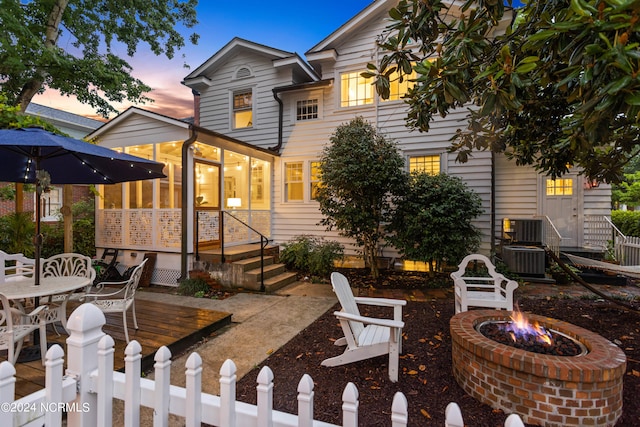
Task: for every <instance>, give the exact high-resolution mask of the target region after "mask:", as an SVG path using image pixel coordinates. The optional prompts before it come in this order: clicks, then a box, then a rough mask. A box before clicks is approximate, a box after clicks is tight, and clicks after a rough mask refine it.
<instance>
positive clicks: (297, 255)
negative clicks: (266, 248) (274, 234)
mask: <svg viewBox="0 0 640 427" xmlns="http://www.w3.org/2000/svg"><path fill="white" fill-rule="evenodd" d="M282 246H283V249H282V250H281V251H280V261H281V262H283V263H285V264H286V265H287V268H289V269H293V270H297V271H299V272H300V273H305V274H309V275H311V276H321V277H325V276H328V275H329V273H330V272H331V270H332V269H333V265H334V262H335V261H337V260H339V259H341V258H342V257H343V254H344V248H343V246H342V245H341V244H340V243H338V242H335V241H326V240H324V239H322V238H320V237H314V236H307V235H302V236H296V237H294V239H293V240H292V241H291V242H289V243H284V244H283V245H282Z"/></svg>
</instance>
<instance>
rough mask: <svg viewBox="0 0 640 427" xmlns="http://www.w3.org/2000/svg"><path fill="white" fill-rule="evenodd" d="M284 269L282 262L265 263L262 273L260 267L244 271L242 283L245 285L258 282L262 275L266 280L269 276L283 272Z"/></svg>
mask: <svg viewBox="0 0 640 427" xmlns="http://www.w3.org/2000/svg"><path fill="white" fill-rule="evenodd" d="M285 271H286V269H285V265H284V264H271V265H265V266H264V273H263V272H262V271H261V269H260V267H258V268H255V269H253V270H249V271H245V272H244V281H243V284H244V285H245V286H247V285H252V284H255V283H260V281H261V279H262V278H263V277H264V280H267V279H269V278H271V277H274V276H277V275H279V274H281V273H284V272H285ZM263 274H264V275H263Z"/></svg>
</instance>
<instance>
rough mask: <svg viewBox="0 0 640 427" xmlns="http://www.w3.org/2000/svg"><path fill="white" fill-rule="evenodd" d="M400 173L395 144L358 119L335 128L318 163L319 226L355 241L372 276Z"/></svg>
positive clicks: (401, 181) (401, 180)
mask: <svg viewBox="0 0 640 427" xmlns="http://www.w3.org/2000/svg"><path fill="white" fill-rule="evenodd" d="M403 168H404V160H403V158H402V156H401V155H400V152H399V151H398V148H397V147H396V144H395V143H394V142H393V141H391V140H389V139H387V138H386V137H384V136H383V135H380V134H379V133H378V131H377V130H376V128H375V127H373V126H372V125H371V124H370V123H368V122H367V121H365V120H364V119H363V118H362V117H357V118H355V119H353V120H352V121H351V122H349V123H347V124H343V125H341V126H338V127H337V128H336V131H335V132H334V133H333V135H332V136H331V138H330V144H329V145H327V146H326V147H325V149H324V151H323V153H322V157H321V159H320V179H321V182H322V185H321V186H320V187H319V189H318V193H317V197H316V200H317V201H318V202H319V204H320V211H321V212H322V214H323V215H324V218H323V219H322V221H321V222H320V223H321V224H322V225H325V226H327V229H328V230H331V229H333V228H335V229H337V230H339V232H340V234H341V235H342V236H346V237H350V238H353V239H354V240H355V241H356V243H357V244H358V245H359V246H360V247H361V248H362V253H363V256H364V261H365V265H366V266H367V267H368V268H369V269H370V271H371V275H372V276H373V277H378V264H377V260H376V257H377V255H378V250H379V247H380V242H381V241H382V239H383V237H384V232H383V229H382V224H383V223H385V222H388V221H389V220H390V219H391V213H392V205H391V195H392V194H398V193H400V192H401V191H402V189H403V188H404V185H405V181H406V174H405V173H404V172H403Z"/></svg>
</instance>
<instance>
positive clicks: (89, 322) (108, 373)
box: [0, 304, 524, 427]
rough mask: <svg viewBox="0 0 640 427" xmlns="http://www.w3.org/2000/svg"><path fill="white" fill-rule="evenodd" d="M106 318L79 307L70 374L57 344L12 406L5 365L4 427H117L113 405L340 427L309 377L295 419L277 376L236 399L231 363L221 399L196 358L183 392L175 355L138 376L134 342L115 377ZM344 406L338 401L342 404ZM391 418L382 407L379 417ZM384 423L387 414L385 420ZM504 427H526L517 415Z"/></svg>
mask: <svg viewBox="0 0 640 427" xmlns="http://www.w3.org/2000/svg"><path fill="white" fill-rule="evenodd" d="M104 324H105V317H104V314H102V312H101V311H100V310H99V309H98V308H97V307H95V306H93V305H91V304H83V305H81V306H80V307H78V308H77V309H76V310H75V311H74V312H73V314H72V315H71V317H70V318H69V322H68V324H67V326H68V329H69V331H70V334H69V338H68V339H67V352H68V357H67V370H66V375H63V365H64V359H63V358H64V352H63V350H62V348H61V347H60V346H59V345H54V346H53V347H52V348H51V349H49V351H48V352H47V360H46V374H45V375H46V376H45V388H44V389H41V390H38V391H36V392H34V393H32V394H29V395H27V396H24V397H23V398H21V399H18V400H14V392H15V372H16V371H15V368H14V367H13V365H11V364H10V363H9V362H7V361H4V362H2V363H1V364H0V405H1V406H2V408H3V410H2V411H0V425H3V426H26V425H36V423H37V425H42V424H44V425H46V426H48V427H58V426H62V425H63V423H62V421H63V420H62V418H63V413H66V414H67V415H66V416H67V419H66V425H67V426H69V427H85V426H86V427H89V426H90V427H94V426H98V427H103V426H109V427H111V426H112V425H113V399H118V400H121V401H124V425H126V426H130V427H135V426H139V425H140V411H141V407H148V408H152V409H153V417H154V421H153V425H154V426H167V425H169V415H170V414H171V415H174V416H178V417H182V418H183V419H184V425H185V426H189V427H191V426H194V427H195V426H198V427H199V426H200V425H201V423H206V424H211V425H216V426H221V427H236V426H246V425H255V426H260V427H294V426H308V427H311V426H315V427H338V426H336V425H334V424H329V423H325V422H321V421H317V420H315V418H314V413H313V395H314V391H313V389H314V384H313V380H312V378H311V377H310V376H309V375H307V374H305V375H303V376H302V378H301V380H300V382H299V385H298V395H297V401H298V415H294V414H289V413H286V412H280V411H276V410H274V409H273V401H274V397H273V373H272V371H271V370H270V369H269V368H268V367H264V368H262V370H261V371H260V373H259V375H258V385H257V387H256V393H257V405H252V404H248V403H244V402H239V401H237V400H236V380H237V376H236V366H235V364H234V363H233V361H231V360H227V361H226V362H225V363H224V364H223V365H222V367H221V369H220V395H219V396H215V395H212V394H207V393H203V392H202V387H201V385H202V369H203V364H202V359H201V357H200V356H199V355H198V353H192V354H191V355H190V356H189V358H188V359H187V362H186V364H185V365H186V366H185V375H186V381H185V382H186V386H185V387H178V386H175V385H171V382H170V380H171V378H170V371H171V352H170V351H169V350H168V349H167V348H166V347H161V348H160V349H159V350H158V351H157V353H156V355H155V361H156V363H155V365H154V368H155V377H154V378H155V380H151V379H148V378H142V377H141V365H140V364H141V359H142V357H141V347H140V344H139V343H138V342H137V341H131V342H130V343H129V345H128V346H127V347H126V349H125V371H124V373H122V372H115V371H114V370H113V366H114V364H113V357H114V341H113V338H111V337H110V336H109V335H106V334H105V333H104V332H102V327H103V326H104ZM337 399H340V397H337ZM342 410H343V413H342V426H348V427H356V426H357V425H358V390H357V389H356V386H355V385H354V384H353V383H348V384H347V386H346V387H345V390H344V392H343V393H342ZM386 411H389V410H388V409H383V408H380V412H381V413H382V412H386ZM388 413H390V415H386V417H389V418H390V420H389V421H390V422H389V425H391V426H392V427H406V426H407V424H408V404H407V399H406V397H405V396H404V394H402V393H401V392H397V393H396V395H395V397H394V399H393V402H392V404H391V408H390V411H389V412H388ZM445 417H446V419H445V423H444V425H445V426H446V427H463V426H464V422H463V419H462V414H461V412H460V408H459V407H458V405H457V404H455V403H450V404H449V405H448V406H447V408H446V411H445ZM381 418H382V415H381ZM504 425H505V427H524V424H523V423H522V420H521V419H520V417H519V416H518V415H515V414H512V415H509V417H508V418H507V419H506V421H505V424H504Z"/></svg>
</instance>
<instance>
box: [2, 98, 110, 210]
mask: <svg viewBox="0 0 640 427" xmlns="http://www.w3.org/2000/svg"><path fill="white" fill-rule="evenodd" d="M26 113H27V114H28V115H30V116H36V117H40V118H41V119H42V120H45V121H47V122H49V123H51V124H52V125H53V126H55V127H56V128H57V129H58V130H60V131H61V132H64V133H66V134H67V135H69V136H71V137H73V138H77V139H82V138H84V137H85V135H87V134H88V133H89V132H91V131H93V130H94V129H97V128H98V127H100V126H102V125H103V124H104V122H101V121H99V120H94V119H89V118H87V117H84V116H80V115H78V114H74V113H69V112H67V111H63V110H58V109H56V108H51V107H46V106H44V105H40V104H34V103H33V102H32V103H30V104H29V105H28V106H27V110H26ZM1 185H3V186H5V185H13V184H9V183H2V184H1ZM73 187H74V188H73V202H77V201H79V200H82V199H84V198H86V197H88V196H89V191H88V186H86V185H79V186H73ZM42 206H43V212H42V218H41V220H42V221H57V214H58V212H59V210H60V208H61V207H62V186H53V188H52V190H51V191H49V192H48V193H46V194H45V195H44V200H43V204H42ZM34 209H35V194H34V193H28V194H25V197H24V202H23V211H24V212H33V211H34ZM14 211H15V202H13V201H0V215H6V214H8V213H12V212H14Z"/></svg>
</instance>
